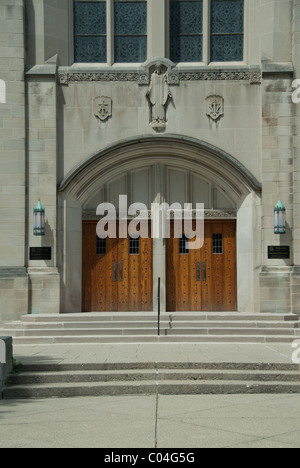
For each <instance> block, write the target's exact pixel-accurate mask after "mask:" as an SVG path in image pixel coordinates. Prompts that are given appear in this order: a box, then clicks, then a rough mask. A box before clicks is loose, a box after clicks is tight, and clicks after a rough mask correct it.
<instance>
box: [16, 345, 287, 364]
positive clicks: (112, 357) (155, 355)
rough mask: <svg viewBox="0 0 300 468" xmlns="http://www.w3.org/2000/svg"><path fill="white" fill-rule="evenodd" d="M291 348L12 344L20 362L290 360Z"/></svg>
mask: <svg viewBox="0 0 300 468" xmlns="http://www.w3.org/2000/svg"><path fill="white" fill-rule="evenodd" d="M294 351H295V349H294V348H292V346H291V345H289V344H278V343H274V344H224V343H220V344H216V343H215V344H203V343H200V344H196V343H195V344H191V343H187V344H185V343H178V344H175V343H174V344H173V343H172V344H171V343H170V344H167V343H165V344H163V343H161V344H158V343H152V344H151V343H149V344H147V343H141V344H139V343H134V344H94V345H86V344H78V345H59V344H51V345H29V346H22V345H18V346H14V357H15V358H16V359H17V361H18V362H21V363H22V364H29V363H30V364H32V363H34V364H46V363H51V364H73V363H93V364H95V363H128V362H129V363H135V362H192V363H197V362H199V363H221V362H232V363H235V362H237V363H238V362H242V363H268V364H269V363H292V354H293V352H294Z"/></svg>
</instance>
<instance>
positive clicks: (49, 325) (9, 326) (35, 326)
mask: <svg viewBox="0 0 300 468" xmlns="http://www.w3.org/2000/svg"><path fill="white" fill-rule="evenodd" d="M160 323H161V328H162V329H168V328H171V329H184V328H200V329H203V328H221V329H223V328H249V329H250V328H253V329H255V328H262V329H268V328H272V329H274V328H281V329H283V328H285V329H293V328H299V322H279V321H278V322H275V321H272V322H268V321H260V322H254V321H241V320H240V321H230V322H228V321H196V320H195V321H192V322H190V321H181V320H180V321H172V322H170V321H167V320H162V321H161V322H160ZM1 328H2V330H7V331H11V332H12V331H13V330H47V329H51V330H65V331H67V330H69V329H73V328H76V329H82V330H83V329H94V330H101V329H125V328H130V329H133V328H139V329H145V328H156V329H157V320H156V321H152V322H150V321H144V322H143V321H128V322H124V321H122V322H118V321H110V322H106V321H105V322H104V321H101V322H91V321H88V322H77V321H76V322H42V323H40V322H21V323H20V322H13V323H6V324H4V325H3V326H2V327H1Z"/></svg>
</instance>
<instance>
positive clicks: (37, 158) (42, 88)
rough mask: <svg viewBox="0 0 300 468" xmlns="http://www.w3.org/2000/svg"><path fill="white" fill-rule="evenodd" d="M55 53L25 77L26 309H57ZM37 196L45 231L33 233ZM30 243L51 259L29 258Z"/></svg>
mask: <svg viewBox="0 0 300 468" xmlns="http://www.w3.org/2000/svg"><path fill="white" fill-rule="evenodd" d="M56 71H57V57H53V58H52V59H50V60H49V61H48V62H47V63H46V64H45V65H37V66H35V67H33V68H32V69H31V70H30V71H29V72H28V73H27V75H26V77H27V102H28V121H27V127H28V128H27V134H28V226H27V230H28V232H27V238H28V245H27V247H28V249H27V251H28V258H27V264H28V273H29V312H30V313H32V314H47V313H48V314H55V313H59V311H60V294H59V290H60V278H59V274H58V270H57V251H56V250H57V192H56V187H57V128H56V127H57V109H56V107H57V106H56V99H57V98H56ZM39 199H40V200H41V203H42V205H43V206H44V208H45V211H46V235H45V236H42V237H35V236H34V235H33V208H34V207H35V206H36V203H37V201H38V200H39ZM30 247H50V248H51V260H32V259H31V258H30V255H29V252H30Z"/></svg>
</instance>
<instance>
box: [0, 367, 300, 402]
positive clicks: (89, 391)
mask: <svg viewBox="0 0 300 468" xmlns="http://www.w3.org/2000/svg"><path fill="white" fill-rule="evenodd" d="M21 370H22V372H21V373H19V374H14V375H11V376H10V377H9V380H8V384H7V385H8V386H7V387H6V388H5V389H4V391H3V397H4V398H5V399H16V398H67V397H79V396H80V397H83V396H101V395H138V394H170V395H184V394H230V393H300V370H299V366H297V365H295V364H287V363H286V364H284V363H280V364H276V363H274V364H267V363H258V364H251V363H218V364H216V363H204V364H201V363H183V362H181V363H176V362H174V363H160V364H156V363H150V362H149V363H147V362H144V363H129V362H128V363H96V364H93V363H86V364H84V363H83V364H31V365H25V366H23V367H22V369H21Z"/></svg>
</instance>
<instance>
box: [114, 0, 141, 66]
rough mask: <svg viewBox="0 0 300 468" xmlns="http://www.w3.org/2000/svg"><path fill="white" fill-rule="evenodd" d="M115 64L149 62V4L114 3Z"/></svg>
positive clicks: (134, 2) (132, 2)
mask: <svg viewBox="0 0 300 468" xmlns="http://www.w3.org/2000/svg"><path fill="white" fill-rule="evenodd" d="M114 26H115V62H117V63H134V62H137V63H141V62H145V61H146V60H147V2H146V1H132V0H129V1H122V2H118V1H116V2H115V3H114Z"/></svg>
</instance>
